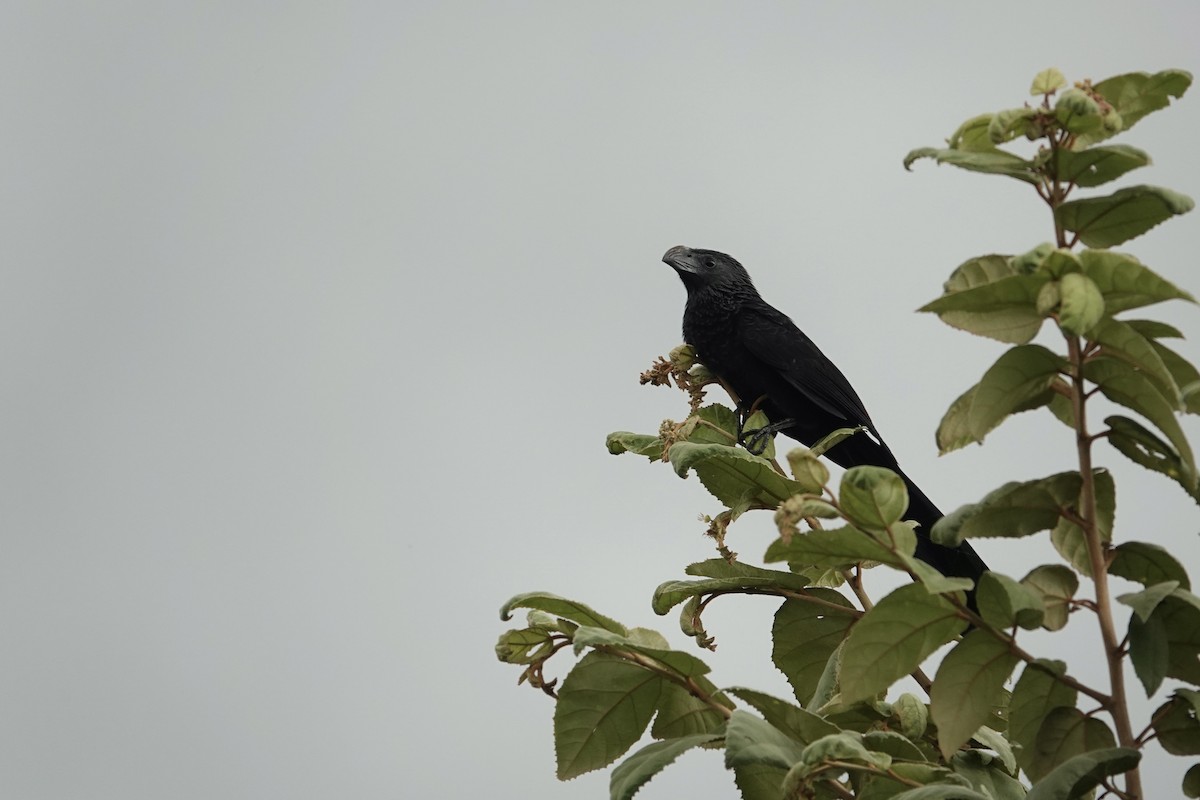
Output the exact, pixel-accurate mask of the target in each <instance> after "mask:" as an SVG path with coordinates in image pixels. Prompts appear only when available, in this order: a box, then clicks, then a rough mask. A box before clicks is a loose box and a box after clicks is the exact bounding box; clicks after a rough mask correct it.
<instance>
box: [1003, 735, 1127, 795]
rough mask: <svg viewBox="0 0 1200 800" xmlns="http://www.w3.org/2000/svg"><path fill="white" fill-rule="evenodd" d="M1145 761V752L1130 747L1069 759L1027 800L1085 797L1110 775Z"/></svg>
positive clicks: (1036, 788) (1108, 749) (1094, 752)
mask: <svg viewBox="0 0 1200 800" xmlns="http://www.w3.org/2000/svg"><path fill="white" fill-rule="evenodd" d="M1095 721H1096V720H1093V722H1095ZM1141 758H1142V754H1141V753H1139V752H1138V751H1137V750H1134V749H1132V748H1129V747H1110V748H1106V749H1103V750H1093V751H1091V752H1086V753H1082V754H1080V755H1077V756H1074V757H1072V758H1070V759H1067V760H1066V761H1064V762H1063V763H1062V764H1060V765H1059V766H1058V767H1056V768H1055V769H1054V770H1053V771H1052V772H1050V773H1049V774H1048V775H1046V776H1045V778H1043V779H1042V780H1041V781H1039V782H1037V783H1035V784H1034V786H1033V789H1031V790H1030V792H1029V794H1028V795H1027V797H1026V800H1072V798H1077V797H1082V796H1083V795H1084V794H1085V793H1087V792H1089V791H1091V790H1092V789H1093V788H1094V787H1096V786H1099V785H1100V782H1101V781H1102V780H1104V779H1105V778H1106V777H1108V776H1109V775H1120V774H1121V773H1123V772H1128V771H1129V770H1131V769H1133V768H1134V767H1136V766H1137V765H1138V761H1140V760H1141Z"/></svg>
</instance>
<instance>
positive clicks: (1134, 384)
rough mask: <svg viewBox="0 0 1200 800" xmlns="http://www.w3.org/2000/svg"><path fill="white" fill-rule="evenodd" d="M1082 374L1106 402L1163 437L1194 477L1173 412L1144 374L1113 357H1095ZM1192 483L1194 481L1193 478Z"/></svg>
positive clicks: (1189, 451) (1189, 453) (1187, 448)
mask: <svg viewBox="0 0 1200 800" xmlns="http://www.w3.org/2000/svg"><path fill="white" fill-rule="evenodd" d="M1083 375H1084V377H1085V378H1087V379H1088V380H1089V381H1091V382H1092V383H1095V384H1096V385H1097V386H1098V387H1099V389H1100V391H1101V392H1102V393H1103V394H1104V396H1105V397H1107V398H1108V399H1109V400H1112V401H1113V402H1114V403H1117V404H1119V405H1123V406H1125V407H1126V408H1128V409H1131V410H1133V411H1135V412H1137V413H1138V414H1141V415H1142V416H1143V417H1145V418H1146V419H1148V420H1150V422H1152V423H1154V425H1155V427H1157V428H1158V429H1159V430H1160V431H1162V432H1163V433H1164V434H1166V437H1167V439H1168V440H1170V442H1171V444H1173V445H1174V446H1175V450H1176V452H1178V453H1179V456H1180V458H1181V459H1182V460H1183V463H1184V464H1185V465H1186V466H1187V468H1188V470H1189V474H1190V475H1191V476H1194V475H1195V474H1196V462H1195V460H1194V459H1193V457H1192V448H1191V446H1190V445H1189V444H1188V441H1187V437H1186V436H1185V435H1184V433H1183V429H1182V428H1181V427H1179V421H1178V420H1177V419H1176V418H1175V410H1174V409H1173V408H1172V407H1171V404H1170V403H1169V402H1168V401H1167V400H1166V398H1164V397H1163V395H1162V392H1160V391H1159V390H1158V388H1157V387H1155V386H1154V384H1153V383H1151V382H1150V381H1149V380H1148V379H1147V378H1146V377H1145V376H1144V375H1142V374H1141V373H1139V372H1137V371H1136V370H1134V369H1133V368H1132V367H1130V366H1129V365H1128V364H1126V363H1125V362H1123V361H1118V360H1117V359H1114V358H1097V359H1095V360H1093V361H1089V362H1087V363H1086V364H1084V366H1083ZM1193 480H1194V479H1193Z"/></svg>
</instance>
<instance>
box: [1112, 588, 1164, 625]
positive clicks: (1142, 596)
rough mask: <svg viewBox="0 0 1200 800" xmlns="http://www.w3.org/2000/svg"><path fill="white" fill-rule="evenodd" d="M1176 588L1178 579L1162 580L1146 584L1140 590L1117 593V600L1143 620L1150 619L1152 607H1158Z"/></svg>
mask: <svg viewBox="0 0 1200 800" xmlns="http://www.w3.org/2000/svg"><path fill="white" fill-rule="evenodd" d="M1178 588H1179V581H1164V582H1163V583H1156V584H1154V585H1153V586H1147V587H1146V588H1145V589H1143V590H1142V591H1140V592H1130V593H1129V594H1123V595H1119V596H1118V597H1117V602H1118V603H1123V604H1125V605H1127V606H1129V607H1130V608H1132V609H1133V612H1134V614H1136V615H1137V616H1138V617H1141V619H1142V621H1143V622H1145V621H1146V620H1148V619H1150V615H1151V614H1153V613H1154V609H1156V608H1158V605H1159V603H1161V602H1162V601H1163V599H1164V598H1166V597H1167V596H1168V595H1170V594H1171V593H1172V592H1174V591H1175V590H1176V589H1178Z"/></svg>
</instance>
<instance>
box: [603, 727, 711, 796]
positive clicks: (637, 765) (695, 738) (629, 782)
mask: <svg viewBox="0 0 1200 800" xmlns="http://www.w3.org/2000/svg"><path fill="white" fill-rule="evenodd" d="M720 739H721V734H719V733H699V734H695V735H692V736H682V737H679V738H676V739H668V740H666V741H665V742H654V743H653V744H648V745H646V746H645V747H643V748H642V749H640V750H638V751H637V752H636V753H634V754H633V755H631V756H630V757H629V758H627V759H625V760H624V761H622V762H621V763H620V764H618V765H617V766H616V768H614V769H613V771H612V776H611V778H610V779H609V782H608V796H609V797H610V798H611V800H630V798H632V797H633V796H634V795H635V794H637V791H638V789H641V788H642V786H644V785H645V784H646V783H647V782H648V781H649V780H650V779H651V778H653V777H654V776H655V775H657V774H658V773H660V772H662V771H663V770H664V769H666V768H667V767H669V766H670V765H671V764H672V763H674V761H675V759H677V758H679V756H681V755H683V754H684V753H686V752H687V751H688V750H691V749H692V748H693V747H701V746H703V745H706V744H709V743H712V742H716V741H719V740H720Z"/></svg>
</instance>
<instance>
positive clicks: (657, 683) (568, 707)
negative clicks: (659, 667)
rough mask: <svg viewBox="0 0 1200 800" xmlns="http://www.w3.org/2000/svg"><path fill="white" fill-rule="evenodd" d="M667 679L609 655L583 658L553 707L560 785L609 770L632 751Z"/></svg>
mask: <svg viewBox="0 0 1200 800" xmlns="http://www.w3.org/2000/svg"><path fill="white" fill-rule="evenodd" d="M663 680H664V679H663V678H662V677H660V676H658V675H656V674H654V673H653V672H650V671H649V670H646V669H643V668H641V667H638V666H635V665H633V664H631V663H629V662H628V661H624V660H622V659H619V658H615V657H613V656H609V655H606V654H604V653H588V654H587V655H586V656H584V657H583V658H582V659H580V660H579V663H578V664H576V665H575V668H574V669H572V670H571V671H570V672H569V673H568V674H567V676H566V678H565V679H563V683H562V686H561V687H560V688H559V690H558V702H557V703H556V704H555V706H554V750H555V755H556V756H557V759H558V778H559V780H564V781H565V780H568V779H570V778H574V777H576V776H577V775H582V774H584V773H585V772H590V771H592V770H594V769H600V768H601V767H606V766H608V765H609V764H611V763H612V762H614V761H616V760H617V759H618V758H620V757H621V754H623V753H624V752H625V751H626V750H628V749H629V748H630V747H632V746H633V745H634V744H635V743H636V742H637V740H638V739H640V738H641V736H642V732H643V731H645V730H646V726H647V725H649V724H650V718H651V717H652V716H654V712H655V710H656V709H657V708H658V698H659V694H660V692H661V690H662V684H663Z"/></svg>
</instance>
